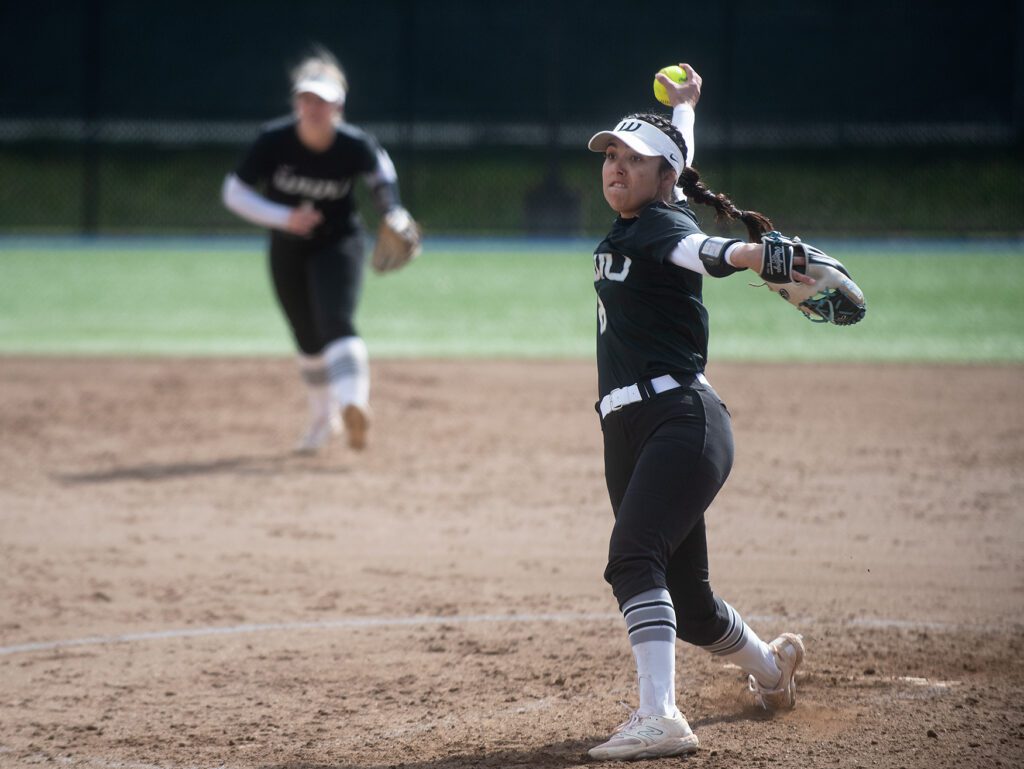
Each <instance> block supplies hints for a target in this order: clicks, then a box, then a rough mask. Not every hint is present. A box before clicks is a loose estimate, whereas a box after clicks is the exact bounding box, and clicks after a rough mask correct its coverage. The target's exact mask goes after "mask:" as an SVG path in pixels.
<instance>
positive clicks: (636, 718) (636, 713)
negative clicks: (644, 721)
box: [612, 700, 640, 734]
mask: <svg viewBox="0 0 1024 769" xmlns="http://www.w3.org/2000/svg"><path fill="white" fill-rule="evenodd" d="M619 705H621V706H622V707H623V708H624V709H625V710H628V711H629V718H627V719H626V720H625V721H623V722H622V723H621V724H619V725H618V726H616V727H615V730H614V732H612V733H613V734H618V733H619V732H623V731H625V730H626V729H629V728H630V727H632V726H634V725H636V724H638V723H640V710H639V709H637V710H633V709H632V708H631V707H630V706H629V705H627V704H626V703H625V702H622V701H621V700H620V701H619Z"/></svg>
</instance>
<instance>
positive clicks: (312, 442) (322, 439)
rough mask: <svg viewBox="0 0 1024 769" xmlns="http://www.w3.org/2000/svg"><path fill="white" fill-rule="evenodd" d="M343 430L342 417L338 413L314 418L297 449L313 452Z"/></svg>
mask: <svg viewBox="0 0 1024 769" xmlns="http://www.w3.org/2000/svg"><path fill="white" fill-rule="evenodd" d="M340 432H341V419H340V417H339V416H338V415H337V414H332V415H331V416H329V417H327V416H325V417H320V418H318V419H314V420H313V421H312V422H311V423H310V425H309V429H308V430H306V433H305V435H303V436H302V438H300V439H299V442H298V444H296V446H295V450H296V451H297V452H298V453H300V454H313V453H315V452H317V451H319V450H320V449H322V448H323V447H324V446H326V445H327V443H328V441H330V440H331V437H332V436H334V435H336V434H337V433H340Z"/></svg>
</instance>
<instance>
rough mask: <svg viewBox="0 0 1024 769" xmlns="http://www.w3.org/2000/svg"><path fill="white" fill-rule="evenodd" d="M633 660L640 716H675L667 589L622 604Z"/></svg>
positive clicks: (673, 634)
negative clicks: (638, 692)
mask: <svg viewBox="0 0 1024 769" xmlns="http://www.w3.org/2000/svg"><path fill="white" fill-rule="evenodd" d="M622 616H623V618H624V619H625V620H626V629H627V631H628V632H629V643H630V646H631V647H632V649H633V659H634V660H635V661H636V678H637V686H638V688H639V691H640V707H639V712H640V715H643V716H650V715H655V716H674V715H675V713H676V624H675V623H676V614H675V609H674V608H673V606H672V597H671V596H670V595H669V593H668V591H667V590H664V589H662V588H656V589H654V590H647V591H645V592H643V593H640V594H639V595H635V596H633V597H632V598H630V599H629V600H628V601H626V602H625V603H624V604H623V605H622Z"/></svg>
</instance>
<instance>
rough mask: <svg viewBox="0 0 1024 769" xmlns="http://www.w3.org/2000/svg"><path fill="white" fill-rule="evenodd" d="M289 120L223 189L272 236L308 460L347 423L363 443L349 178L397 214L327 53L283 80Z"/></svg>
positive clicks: (364, 391)
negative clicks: (303, 405)
mask: <svg viewBox="0 0 1024 769" xmlns="http://www.w3.org/2000/svg"><path fill="white" fill-rule="evenodd" d="M291 79H292V105H293V108H294V114H293V115H291V116H288V117H285V118H281V119H279V120H276V121H273V122H271V123H269V124H268V125H266V126H265V127H264V128H263V130H262V132H261V133H260V135H259V137H258V138H257V139H256V141H255V142H254V143H253V144H252V145H251V146H250V147H249V150H248V152H247V153H246V154H245V156H244V157H243V159H242V161H241V163H240V164H239V165H238V167H237V168H236V169H235V171H234V173H232V174H229V175H228V177H227V178H226V179H225V181H224V186H223V191H222V197H223V201H224V205H226V206H227V207H228V208H229V209H230V210H231V211H233V212H234V213H236V214H237V215H238V216H240V217H242V218H243V219H246V220H248V221H250V222H252V223H254V224H258V225H261V226H264V227H268V228H270V273H271V276H272V279H273V284H274V290H275V292H276V294H277V299H278V302H279V303H280V306H281V309H282V311H283V312H284V315H285V317H286V318H287V320H288V324H289V326H290V327H291V331H292V335H293V337H294V339H295V344H296V346H297V347H298V351H299V369H300V372H301V375H302V379H303V380H304V382H305V384H306V389H307V394H308V398H309V408H310V423H309V427H308V428H307V430H306V432H305V434H304V435H303V436H302V438H301V439H300V441H299V443H298V446H297V447H296V448H297V450H298V451H301V452H313V451H316V450H317V449H319V448H321V447H322V446H323V445H324V444H326V443H327V442H328V440H329V439H330V438H331V436H332V435H333V434H335V433H338V432H340V431H341V429H342V425H344V429H345V432H346V435H347V438H348V444H349V446H350V447H352V448H353V449H362V448H365V446H366V436H367V431H368V429H369V426H370V408H369V397H370V371H369V359H368V355H367V349H366V344H365V343H364V341H363V340H362V339H361V338H360V337H359V335H358V333H357V331H356V328H355V325H354V322H353V318H354V315H355V311H356V305H357V304H358V301H359V295H360V291H361V288H362V281H363V268H364V262H365V233H364V230H363V225H362V221H361V219H360V217H359V215H358V212H357V210H356V204H355V198H354V195H353V182H354V181H355V180H356V179H357V178H362V179H363V180H364V181H365V183H366V184H367V185H368V187H369V190H370V192H371V195H372V199H373V204H374V207H375V208H376V210H377V213H378V214H380V215H381V217H382V218H383V217H385V216H395V215H396V214H397V215H402V216H405V217H406V218H409V217H408V215H407V212H405V211H404V209H402V208H401V202H400V199H399V192H398V177H397V175H396V173H395V167H394V165H393V164H392V162H391V159H390V158H389V157H388V154H387V152H385V151H384V150H383V149H382V148H381V147H380V146H379V145H378V144H377V142H376V140H375V139H374V138H373V137H372V136H370V135H369V134H368V133H366V132H365V131H363V130H361V129H359V128H357V127H355V126H353V125H351V124H349V123H346V122H345V121H344V106H345V96H346V92H347V91H348V82H347V80H346V78H345V75H344V73H343V72H342V70H341V67H340V66H339V65H338V62H337V60H336V59H335V58H334V56H333V55H332V54H331V53H330V52H329V51H327V50H326V49H323V48H319V47H318V48H316V49H315V50H314V52H313V54H312V55H311V56H309V57H307V58H306V59H305V60H303V61H302V62H301V63H300V64H299V65H298V66H297V67H296V68H295V69H294V71H293V72H292V73H291Z"/></svg>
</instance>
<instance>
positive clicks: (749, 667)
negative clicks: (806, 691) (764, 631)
mask: <svg viewBox="0 0 1024 769" xmlns="http://www.w3.org/2000/svg"><path fill="white" fill-rule="evenodd" d="M722 603H723V604H725V608H726V609H727V610H728V612H729V630H728V631H727V632H726V633H725V635H723V636H722V637H721V638H720V639H719V640H718V641H716V642H715V643H713V644H711V645H710V646H705V647H704V648H705V649H706V650H707V651H709V652H711V653H712V654H714V655H715V656H716V657H721V658H722V659H723V660H725V661H726V662H731V663H732V664H734V665H736V666H738V667H739V668H740V669H741V670H743V671H744V672H746V673H749V674H750V675H752V676H754V678H756V679H757V682H758V683H759V684H761V685H762V686H767V687H773V686H776V685H777V684H778V683H779V679H781V678H782V671H781V670H779V666H778V664H777V663H776V662H775V655H774V654H772V651H771V649H769V648H768V644H766V643H765V642H764V641H762V640H761V639H760V638H759V637H758V635H757V633H755V632H754V631H753V630H751V629H750V626H749V625H748V624H747V623H746V622H744V621H743V617H741V616H740V613H739V612H738V611H736V610H735V609H734V608H732V607H731V606H730V605H729V604H727V603H725V601H722Z"/></svg>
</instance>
